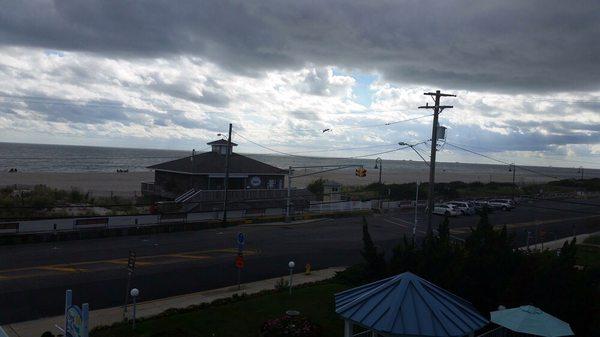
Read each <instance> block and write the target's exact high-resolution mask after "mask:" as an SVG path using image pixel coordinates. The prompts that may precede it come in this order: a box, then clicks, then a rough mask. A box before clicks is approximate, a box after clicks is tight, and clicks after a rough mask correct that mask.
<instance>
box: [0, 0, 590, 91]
mask: <svg viewBox="0 0 600 337" xmlns="http://www.w3.org/2000/svg"><path fill="white" fill-rule="evenodd" d="M2 8H3V10H2V11H1V12H0V41H1V42H2V43H3V44H4V45H28V46H40V47H45V48H52V49H64V50H77V51H88V52H98V53H104V54H109V55H112V56H119V57H154V56H164V55H172V54H190V55H196V56H200V57H202V58H207V59H209V60H211V61H213V62H215V63H217V64H219V65H221V66H223V67H225V68H227V69H231V70H234V71H236V72H239V73H245V74H256V73H258V72H260V71H261V70H265V69H283V68H298V67H301V66H303V65H306V64H307V63H311V64H321V65H327V64H334V65H338V66H344V67H351V68H358V69H363V70H373V69H376V70H378V71H380V72H381V73H382V74H383V75H384V76H385V77H386V78H387V79H389V80H394V81H398V82H404V83H411V84H428V85H435V86H436V87H448V88H453V89H461V88H463V89H477V90H484V91H486V90H489V91H498V90H500V91H519V90H523V91H529V92H553V91H569V90H594V89H598V88H599V87H600V65H599V63H598V59H600V44H599V43H598V40H599V39H600V14H599V13H600V2H598V1H595V0H582V1H562V0H550V1H541V0H539V1H504V0H503V1H500V0H498V1H493V2H492V1H486V2H475V1H433V0H430V1H389V2H388V1H379V2H369V1H341V0H340V1H322V2H314V1H310V2H308V1H296V2H291V1H280V0H277V1H256V2H253V1H206V2H198V1H192V0H188V1H184V0H181V1H167V0H150V1H120V0H119V1H117V0H114V1H83V0H71V1H66V0H65V1H56V2H52V1H4V2H3V3H2Z"/></svg>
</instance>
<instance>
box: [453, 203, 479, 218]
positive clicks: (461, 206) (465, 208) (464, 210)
mask: <svg viewBox="0 0 600 337" xmlns="http://www.w3.org/2000/svg"><path fill="white" fill-rule="evenodd" d="M448 204H450V205H452V206H454V208H456V209H457V210H459V211H460V213H461V214H462V215H473V214H475V213H476V211H475V207H473V206H471V205H470V204H469V203H468V202H466V201H450V202H449V203H448Z"/></svg>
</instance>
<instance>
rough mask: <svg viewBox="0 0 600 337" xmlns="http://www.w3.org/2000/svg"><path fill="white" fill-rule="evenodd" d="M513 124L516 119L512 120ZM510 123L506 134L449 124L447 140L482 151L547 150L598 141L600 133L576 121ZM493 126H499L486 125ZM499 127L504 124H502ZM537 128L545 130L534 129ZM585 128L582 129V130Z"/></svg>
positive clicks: (599, 140)
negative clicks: (450, 125)
mask: <svg viewBox="0 0 600 337" xmlns="http://www.w3.org/2000/svg"><path fill="white" fill-rule="evenodd" d="M514 122H515V123H517V121H514ZM519 123H520V124H514V125H513V124H511V127H510V128H508V130H507V133H498V132H494V131H491V130H486V129H483V128H481V127H479V126H473V125H471V126H465V125H453V126H452V127H451V129H450V130H448V132H447V135H448V137H449V140H448V141H449V142H450V143H456V144H464V145H467V146H471V147H473V146H475V147H478V148H481V149H484V150H486V151H491V152H502V151H550V152H553V151H555V150H556V148H557V146H562V145H569V144H597V143H600V132H599V131H598V128H597V127H595V126H591V127H589V126H586V125H585V124H584V123H576V122H573V123H571V122H546V123H538V122H522V123H521V122H519ZM490 126H497V127H500V126H499V125H490ZM503 127H506V126H505V125H503ZM537 127H540V128H541V129H543V130H546V131H547V133H544V132H542V131H541V129H537ZM584 131H585V132H584Z"/></svg>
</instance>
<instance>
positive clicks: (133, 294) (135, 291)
mask: <svg viewBox="0 0 600 337" xmlns="http://www.w3.org/2000/svg"><path fill="white" fill-rule="evenodd" d="M129 294H130V295H131V298H132V299H133V322H132V329H135V307H136V298H137V297H138V296H139V295H140V291H139V290H138V288H133V289H131V291H130V292H129Z"/></svg>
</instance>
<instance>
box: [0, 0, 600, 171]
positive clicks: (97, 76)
mask: <svg viewBox="0 0 600 337" xmlns="http://www.w3.org/2000/svg"><path fill="white" fill-rule="evenodd" d="M0 6H1V7H2V8H3V10H2V11H0V141H5V142H27V143H48V144H75V145H97V146H116V147H142V148H164V149H181V150H189V149H192V148H196V149H201V148H203V147H204V146H205V143H206V142H208V141H211V140H214V139H216V138H218V137H217V133H223V132H226V131H227V127H228V124H229V123H232V124H233V128H234V131H235V133H234V135H233V138H232V139H233V141H234V142H236V143H238V144H240V146H239V147H238V151H239V152H246V153H277V152H280V153H281V152H284V153H292V154H295V155H318V156H332V157H351V156H361V155H367V154H371V153H379V152H387V151H391V152H387V153H384V154H379V156H381V157H382V158H384V159H411V160H419V159H418V157H417V155H416V154H415V153H414V152H413V151H411V150H410V149H408V150H399V151H392V150H395V149H397V148H398V147H399V146H398V145H397V144H398V143H399V142H408V143H418V142H421V141H427V140H428V139H430V138H431V124H432V118H431V117H429V116H426V115H428V114H430V113H431V111H430V110H425V109H418V107H419V106H422V105H425V104H426V103H429V104H432V103H433V102H432V100H431V98H430V97H429V96H425V95H423V93H424V92H430V91H435V90H441V91H442V92H445V93H451V94H456V95H457V97H456V98H453V97H447V98H444V99H443V100H442V104H444V105H452V106H454V108H452V109H446V110H444V111H443V112H442V113H441V115H440V124H441V125H443V126H446V127H447V130H448V131H447V138H446V142H447V144H446V145H444V146H442V145H441V144H440V148H441V151H440V152H439V154H438V159H439V160H444V161H464V162H481V163H493V162H491V161H490V160H489V159H486V158H484V157H481V156H477V155H473V154H472V153H469V152H465V151H463V150H459V149H458V148H456V147H453V146H452V144H454V145H458V146H461V147H464V148H468V149H471V150H473V151H476V152H479V153H484V154H486V155H489V156H492V157H493V158H497V159H500V160H503V161H507V162H516V163H518V164H532V165H551V166H567V167H579V166H584V167H597V168H600V62H599V60H600V44H599V43H598V41H600V2H598V1H586V0H581V1H559V0H545V1H535V0H531V1H516V0H514V1H510V0H509V1H506V0H496V1H485V2H482V1H454V0H444V1H429V0H418V1H417V0H413V1H351V0H344V1H333V0H331V1H329V0H328V1H299V0H297V1H282V0H277V1H249V0H245V1H195V0H194V1H191V0H178V1H166V0H165V1H160V0H146V1H133V0H132V1H122V0H115V1H88V0H62V1H48V0H39V1H38V0H29V1H10V0H0ZM421 116H426V117H423V118H417V119H414V118H416V117H421ZM408 119H410V120H408ZM407 120H408V121H407ZM395 122H397V123H395ZM386 124H388V125H386ZM325 129H329V131H327V132H323V130H325ZM419 149H420V151H421V152H422V153H423V154H424V155H427V154H428V149H427V145H426V144H425V145H419ZM374 156H377V155H374Z"/></svg>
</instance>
